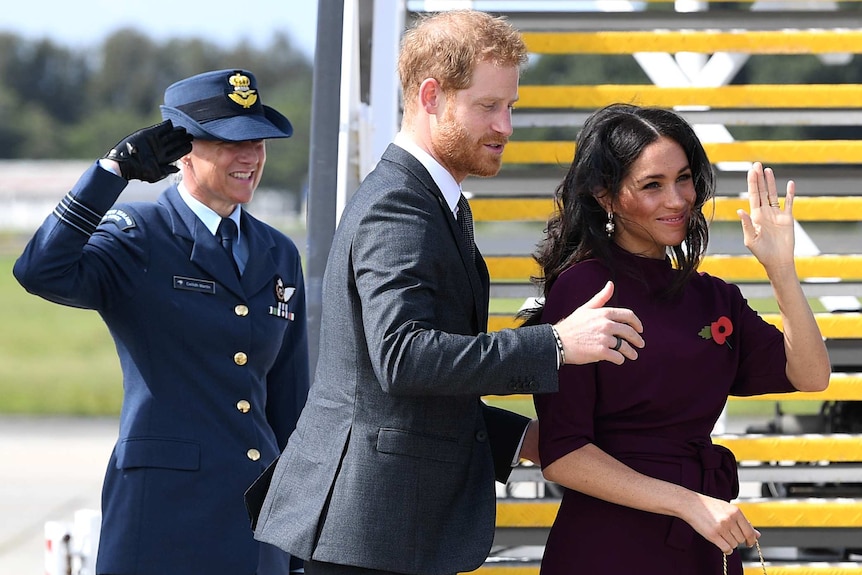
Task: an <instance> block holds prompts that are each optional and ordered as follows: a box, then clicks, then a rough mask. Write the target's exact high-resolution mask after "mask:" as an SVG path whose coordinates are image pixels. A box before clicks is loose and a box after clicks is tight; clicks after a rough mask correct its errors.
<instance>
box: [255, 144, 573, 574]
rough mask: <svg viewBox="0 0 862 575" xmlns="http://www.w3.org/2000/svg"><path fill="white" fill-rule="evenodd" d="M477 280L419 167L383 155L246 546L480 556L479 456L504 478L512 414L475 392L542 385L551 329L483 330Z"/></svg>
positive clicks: (354, 210)
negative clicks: (307, 385)
mask: <svg viewBox="0 0 862 575" xmlns="http://www.w3.org/2000/svg"><path fill="white" fill-rule="evenodd" d="M488 284H489V281H488V270H487V268H486V267H485V263H484V261H483V260H482V258H481V256H477V257H476V259H475V261H470V256H469V255H468V251H467V246H466V244H465V243H464V240H463V239H462V237H461V234H460V230H459V228H458V223H457V222H456V221H455V218H454V217H453V216H452V212H451V211H450V210H449V208H448V206H447V205H446V202H445V201H444V199H443V196H442V193H441V192H440V190H439V189H438V188H437V186H436V185H435V183H434V181H433V180H432V179H431V176H430V175H429V174H428V172H427V170H426V169H425V168H424V167H423V166H422V164H420V163H419V161H418V160H416V159H415V158H414V157H413V156H411V155H410V154H408V153H407V152H406V151H404V150H403V149H401V148H399V147H397V146H395V145H391V146H389V148H388V149H387V150H386V152H385V153H384V155H383V157H382V159H381V161H380V162H379V164H378V166H377V168H376V169H375V170H374V171H373V172H372V173H371V174H369V175H368V177H367V178H366V179H365V181H364V182H363V183H362V185H361V186H360V187H359V189H358V190H357V192H356V193H355V194H354V197H353V198H352V199H351V201H350V203H349V205H348V207H347V209H346V210H345V212H344V215H343V218H342V220H341V223H340V225H339V228H338V230H337V232H336V234H335V238H334V241H333V245H332V250H331V252H330V254H329V260H328V263H327V267H326V272H325V274H324V280H323V313H322V320H321V322H322V325H321V338H320V345H321V347H320V359H319V363H318V366H317V373H316V374H315V379H314V383H313V384H312V387H311V391H310V392H309V397H308V402H307V404H306V407H305V409H304V410H303V412H302V414H301V416H300V420H299V423H298V424H297V429H296V431H295V432H294V433H293V435H292V436H291V438H290V440H289V442H288V445H287V447H286V448H285V450H284V452H283V453H282V455H281V457H280V459H279V462H278V464H277V466H276V468H275V472H274V475H273V478H272V482H271V485H270V488H269V491H268V493H267V496H266V499H265V501H264V503H263V507H262V510H261V513H260V516H259V519H258V521H257V526H256V532H255V537H256V538H257V539H259V540H260V541H265V542H268V543H272V544H274V545H276V546H279V547H281V548H283V549H285V550H288V551H289V552H290V553H292V554H295V555H297V556H299V557H302V558H304V559H308V558H311V557H313V558H314V559H315V560H318V561H327V562H333V563H339V564H345V565H355V566H359V567H366V568H371V569H380V570H388V571H396V572H403V573H416V574H420V573H421V574H432V575H433V574H438V573H439V574H444V573H454V572H457V571H471V570H473V569H475V568H477V567H478V566H479V565H480V564H481V563H482V562H483V560H484V559H485V557H486V556H487V554H488V551H489V550H490V547H491V542H492V539H493V534H494V518H495V490H494V478H495V463H494V460H493V457H492V450H495V448H496V451H498V453H499V454H501V455H500V456H499V457H498V462H497V465H496V467H497V469H498V471H499V472H500V473H498V478H499V479H501V480H503V481H505V479H506V477H507V476H508V470H509V465H508V463H509V461H511V458H512V457H513V455H514V452H515V447H516V444H517V441H518V439H519V438H520V435H521V433H522V431H523V429H524V426H525V422H526V420H525V418H522V417H521V416H514V415H513V414H508V412H503V411H501V410H492V409H490V408H487V407H486V406H485V405H484V403H483V402H482V401H481V398H480V396H482V395H486V394H511V393H525V392H527V393H540V392H551V391H556V389H557V370H556V363H555V358H556V353H557V350H556V346H555V344H554V339H553V335H552V333H551V328H550V326H548V325H538V326H531V327H523V328H519V329H514V330H503V331H500V332H496V333H490V334H489V333H484V332H485V331H486V329H487V320H488ZM512 418H514V420H515V421H514V422H513V421H512Z"/></svg>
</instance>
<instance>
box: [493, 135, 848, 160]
mask: <svg viewBox="0 0 862 575" xmlns="http://www.w3.org/2000/svg"><path fill="white" fill-rule="evenodd" d="M703 147H704V149H705V150H706V153H707V155H708V156H709V159H710V161H712V162H713V163H719V162H755V161H758V162H763V163H764V164H769V165H774V164H800V163H805V164H811V165H815V164H862V141H859V140H748V141H739V142H703ZM574 157H575V144H574V142H571V141H548V142H537V141H516V142H509V143H508V144H507V145H506V149H505V150H504V151H503V162H504V163H506V164H551V165H558V166H568V165H569V164H571V162H572V158H574Z"/></svg>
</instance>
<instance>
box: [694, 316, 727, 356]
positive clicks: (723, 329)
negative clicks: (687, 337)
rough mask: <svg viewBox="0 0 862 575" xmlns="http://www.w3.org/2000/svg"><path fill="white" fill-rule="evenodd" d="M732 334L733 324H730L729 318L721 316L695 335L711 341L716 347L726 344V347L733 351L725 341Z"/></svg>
mask: <svg viewBox="0 0 862 575" xmlns="http://www.w3.org/2000/svg"><path fill="white" fill-rule="evenodd" d="M732 333H733V324H732V323H731V322H730V318H729V317H727V316H726V315H723V316H721V317H720V318H718V319H717V320H715V321H714V322H712V323H711V324H709V325H707V326H704V327H703V329H702V330H700V331H699V332H698V333H697V335H699V336H700V337H702V338H703V339H711V340H713V341H714V342H715V343H717V344H718V345H723V344H727V347H729V348H730V349H733V347H732V346H731V345H730V342H729V341H727V338H728V337H730V334H732Z"/></svg>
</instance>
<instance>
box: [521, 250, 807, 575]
mask: <svg viewBox="0 0 862 575" xmlns="http://www.w3.org/2000/svg"><path fill="white" fill-rule="evenodd" d="M614 257H615V258H616V260H615V261H617V262H618V263H619V264H620V269H633V270H635V274H623V273H622V272H620V273H619V274H617V275H616V277H613V278H611V272H610V271H609V270H608V268H607V267H605V266H604V265H603V264H602V263H600V262H599V261H597V260H589V261H584V262H582V263H579V264H577V265H575V266H574V267H572V268H570V269H569V270H567V271H565V272H564V273H563V274H561V275H560V277H559V278H558V280H557V281H556V282H555V284H554V286H553V288H552V290H551V293H550V294H549V295H548V298H547V301H546V304H545V309H544V311H543V313H542V321H544V322H549V323H555V322H557V321H558V320H560V319H561V318H563V317H565V316H566V315H568V314H569V313H571V312H572V311H574V310H575V309H576V308H577V307H579V306H580V305H582V304H583V303H585V302H586V301H587V300H588V299H590V298H591V297H592V296H593V295H594V294H595V293H596V292H597V291H599V289H601V288H602V286H604V284H605V282H607V281H608V280H609V279H613V280H614V284H615V291H614V296H613V298H612V299H611V301H610V302H609V303H608V304H607V305H608V306H613V307H624V308H630V309H632V310H633V311H634V312H635V313H636V314H637V316H638V317H639V318H640V319H641V321H642V322H643V326H644V331H643V337H644V340H645V341H646V346H645V347H644V348H643V349H642V350H640V351H639V352H638V353H639V357H638V359H637V360H635V361H629V360H626V362H625V363H624V364H623V365H620V366H618V365H614V364H612V363H609V362H607V361H602V362H599V363H594V364H589V365H578V366H575V365H567V366H565V367H564V368H562V369H561V370H560V390H559V392H557V393H553V394H544V395H536V396H535V404H536V411H537V413H538V417H539V428H540V433H539V436H540V444H539V445H540V455H541V459H542V464H543V465H545V466H547V465H549V464H551V463H553V462H554V461H555V460H557V459H559V458H561V457H563V456H565V455H566V454H568V453H571V452H572V451H574V450H576V449H578V448H580V447H582V446H584V445H586V444H588V443H593V444H595V445H597V446H598V447H599V448H601V449H603V450H604V451H605V452H607V453H609V454H610V455H612V456H614V457H616V458H617V459H619V460H620V461H622V462H623V463H625V464H627V465H628V466H630V467H632V468H633V469H635V470H637V471H639V472H641V473H643V474H645V475H649V476H652V477H656V478H660V479H663V480H666V481H670V482H673V483H676V484H679V485H683V486H685V487H687V488H689V489H692V490H695V491H698V492H701V493H706V494H708V495H711V496H713V497H717V498H721V499H724V500H726V501H729V500H731V499H733V498H734V497H736V496H737V495H738V488H739V484H738V480H737V473H736V461H735V459H734V457H733V455H732V454H731V453H730V451H728V450H727V449H725V448H723V447H721V446H716V445H713V444H712V442H711V441H710V432H711V431H712V429H713V426H714V424H715V422H716V420H717V419H718V417H719V415H720V414H721V411H722V408H723V407H724V405H725V401H726V399H727V396H728V395H740V396H747V395H756V394H762V393H772V392H787V391H793V389H794V388H793V386H792V385H791V384H790V382H789V381H788V380H787V378H786V376H785V373H784V370H785V353H784V343H783V336H782V334H781V332H780V331H778V330H777V329H776V328H775V327H774V326H772V325H770V324H768V323H766V322H765V321H763V320H762V319H761V318H760V317H759V316H758V315H757V314H756V313H755V312H754V311H753V310H752V309H751V308H750V307H749V306H748V304H747V302H746V301H745V299H744V298H743V297H742V294H741V293H740V291H739V289H738V288H737V287H736V286H733V285H730V284H727V283H725V282H724V281H722V280H720V279H717V278H714V277H711V276H709V275H706V274H700V275H696V276H695V277H693V278H692V279H691V280H690V281H689V283H688V285H687V286H686V288H685V290H684V293H683V294H682V295H681V297H680V298H678V299H676V300H674V301H668V300H665V299H662V298H660V297H659V295H658V292H659V291H660V290H661V288H663V287H664V286H666V285H667V284H668V282H669V281H670V279H671V278H672V277H673V274H675V273H677V272H676V271H675V270H674V269H673V268H672V267H671V265H670V263H669V262H667V261H664V260H655V259H648V258H642V257H638V256H635V255H632V254H630V253H628V252H625V251H623V250H621V249H616V251H615V253H614ZM722 318H723V319H722ZM756 527H757V526H756V525H755V528H756ZM594 573H595V574H598V573H619V574H622V573H626V574H632V575H650V574H655V575H668V574H670V573H673V574H675V575H706V574H712V573H715V574H720V573H722V561H721V551H720V550H719V549H718V548H717V547H716V546H714V545H713V544H712V543H710V542H708V541H707V540H706V539H704V538H703V537H701V536H700V535H699V534H698V533H696V532H695V531H694V530H693V529H692V528H691V527H689V525H688V524H687V523H685V522H684V521H682V520H681V519H675V518H672V517H669V516H665V515H658V514H654V513H647V512H644V511H639V510H635V509H632V508H629V507H623V506H619V505H616V504H612V503H608V502H606V501H603V500H599V499H596V498H593V497H590V496H587V495H584V494H582V493H580V492H577V491H572V490H570V489H566V490H565V493H564V495H563V500H562V504H561V506H560V510H559V513H558V514H557V518H556V520H555V522H554V525H553V528H552V529H551V533H550V536H549V539H548V543H547V546H546V548H545V554H544V558H543V560H542V574H543V575H573V574H594ZM728 573H730V574H741V573H742V563H741V560H740V557H739V553H734V554H733V555H731V556H729V557H728Z"/></svg>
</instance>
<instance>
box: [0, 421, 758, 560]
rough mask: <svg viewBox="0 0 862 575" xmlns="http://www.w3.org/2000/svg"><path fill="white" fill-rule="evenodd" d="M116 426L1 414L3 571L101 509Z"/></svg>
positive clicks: (37, 556) (730, 426) (732, 428)
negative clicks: (48, 528) (64, 526)
mask: <svg viewBox="0 0 862 575" xmlns="http://www.w3.org/2000/svg"><path fill="white" fill-rule="evenodd" d="M748 423H749V422H744V421H733V420H731V421H728V422H727V431H729V432H736V431H741V430H742V429H744V427H745V425H747V424H748ZM117 429H118V422H117V420H116V419H111V418H71V417H51V418H34V417H19V416H11V415H0V519H2V520H0V575H44V574H45V567H46V565H45V523H46V522H48V521H62V522H68V523H72V521H73V519H74V515H75V512H76V511H78V510H82V509H91V510H95V511H98V510H99V509H100V504H99V500H100V494H101V486H102V478H103V476H104V471H105V466H106V465H107V462H108V459H109V457H110V454H111V449H112V448H113V445H114V442H115V440H116V437H117ZM500 487H502V486H500ZM537 553H538V555H537V557H540V556H541V548H539V550H538V551H537ZM525 556H526V554H525Z"/></svg>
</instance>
